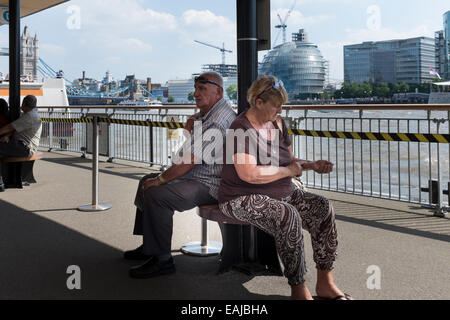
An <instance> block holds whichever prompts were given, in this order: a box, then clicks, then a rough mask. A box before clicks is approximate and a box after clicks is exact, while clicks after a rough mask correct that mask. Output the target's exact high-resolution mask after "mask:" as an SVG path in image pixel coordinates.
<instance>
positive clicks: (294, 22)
mask: <svg viewBox="0 0 450 320" xmlns="http://www.w3.org/2000/svg"><path fill="white" fill-rule="evenodd" d="M288 11H289V9H284V8H282V9H278V10H273V11H272V12H271V19H272V25H276V24H279V23H280V19H279V18H278V14H279V15H280V17H281V19H282V20H283V21H284V20H285V19H286V16H287V13H288ZM335 18H336V16H335V15H331V14H319V15H313V16H308V17H306V16H304V15H303V13H301V12H300V11H298V10H292V11H291V13H290V15H289V17H288V18H287V19H286V24H288V25H291V26H296V27H302V26H311V25H314V24H320V23H324V22H328V21H331V20H334V19H335Z"/></svg>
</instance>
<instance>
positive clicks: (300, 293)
mask: <svg viewBox="0 0 450 320" xmlns="http://www.w3.org/2000/svg"><path fill="white" fill-rule="evenodd" d="M291 299H292V300H314V299H313V297H312V296H311V293H310V292H309V290H308V288H307V287H306V285H305V284H304V283H302V284H298V285H296V286H291Z"/></svg>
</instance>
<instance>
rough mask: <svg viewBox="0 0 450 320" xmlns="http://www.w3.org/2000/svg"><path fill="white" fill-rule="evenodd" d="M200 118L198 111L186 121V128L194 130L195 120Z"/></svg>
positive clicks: (189, 130)
mask: <svg viewBox="0 0 450 320" xmlns="http://www.w3.org/2000/svg"><path fill="white" fill-rule="evenodd" d="M199 118H200V113H199V112H198V113H196V114H194V115H192V116H190V117H189V119H187V121H186V125H185V126H184V129H185V130H187V131H188V132H191V131H192V128H193V127H194V122H195V121H196V120H198V119H199Z"/></svg>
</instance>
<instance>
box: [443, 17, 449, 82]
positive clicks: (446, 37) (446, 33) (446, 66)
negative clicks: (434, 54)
mask: <svg viewBox="0 0 450 320" xmlns="http://www.w3.org/2000/svg"><path fill="white" fill-rule="evenodd" d="M444 50H445V53H444V55H445V56H444V61H445V62H444V78H445V79H446V80H450V11H447V12H446V13H444Z"/></svg>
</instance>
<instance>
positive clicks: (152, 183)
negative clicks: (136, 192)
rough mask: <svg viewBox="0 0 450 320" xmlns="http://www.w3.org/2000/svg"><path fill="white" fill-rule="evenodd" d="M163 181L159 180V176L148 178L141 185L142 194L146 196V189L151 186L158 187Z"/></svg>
mask: <svg viewBox="0 0 450 320" xmlns="http://www.w3.org/2000/svg"><path fill="white" fill-rule="evenodd" d="M160 184H161V183H160V181H159V180H158V178H148V179H147V180H145V181H144V183H143V184H142V187H141V195H142V196H144V195H145V191H147V189H149V188H151V187H156V186H159V185H160Z"/></svg>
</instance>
